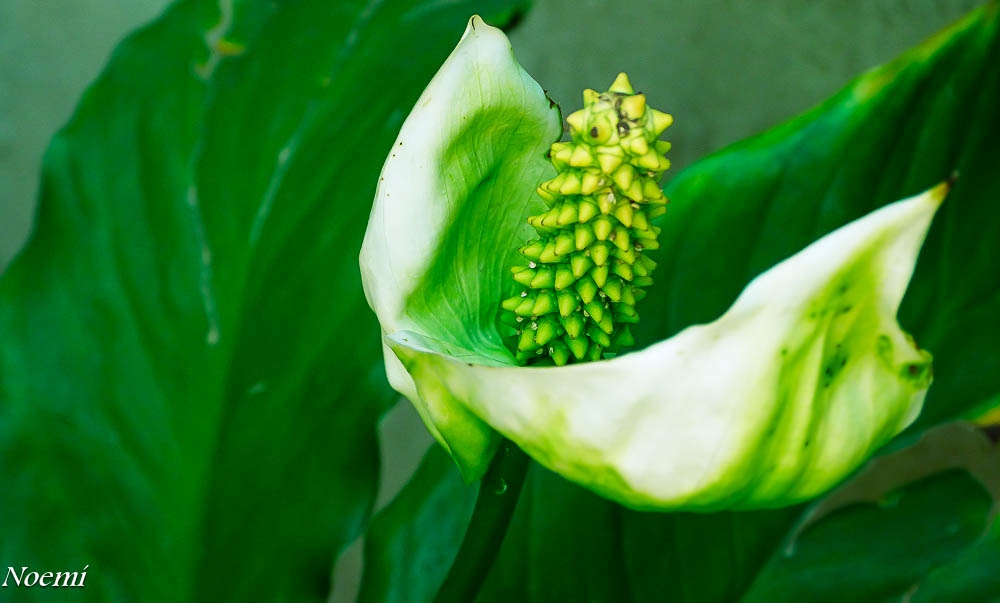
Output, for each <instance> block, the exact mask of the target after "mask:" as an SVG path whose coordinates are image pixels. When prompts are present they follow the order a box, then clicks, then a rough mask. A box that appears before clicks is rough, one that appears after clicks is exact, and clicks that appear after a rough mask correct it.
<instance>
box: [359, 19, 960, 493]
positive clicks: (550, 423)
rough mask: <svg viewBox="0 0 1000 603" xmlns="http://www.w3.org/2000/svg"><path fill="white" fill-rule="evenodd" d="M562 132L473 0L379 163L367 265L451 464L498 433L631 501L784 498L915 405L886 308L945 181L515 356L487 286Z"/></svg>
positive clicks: (391, 361)
mask: <svg viewBox="0 0 1000 603" xmlns="http://www.w3.org/2000/svg"><path fill="white" fill-rule="evenodd" d="M560 132H561V123H560V117H559V113H558V109H557V108H556V107H555V105H554V104H553V103H551V101H549V100H548V99H547V98H546V96H545V93H544V92H543V90H542V89H541V87H540V86H539V85H538V84H537V83H536V82H535V81H534V80H533V79H532V78H531V77H530V76H529V75H528V74H527V73H526V72H525V71H524V70H523V69H522V68H521V66H520V65H519V64H518V63H517V61H516V60H515V58H514V55H513V52H512V50H511V47H510V43H509V41H508V40H507V38H506V37H505V36H504V34H503V33H502V32H501V31H499V30H498V29H495V28H492V27H490V26H488V25H486V24H485V23H484V22H483V21H482V20H481V19H479V18H478V17H473V18H472V19H471V20H470V22H469V26H468V28H467V30H466V32H465V35H464V36H463V37H462V39H461V41H460V42H459V44H458V46H457V47H456V48H455V50H454V52H453V53H452V54H451V56H450V57H449V58H448V59H447V61H446V62H445V64H444V65H443V66H442V67H441V70H440V71H439V72H438V73H437V75H436V76H435V77H434V79H433V80H432V81H431V83H430V84H429V85H428V87H427V89H426V90H425V91H424V93H423V95H422V96H421V97H420V99H419V100H418V101H417V104H416V106H415V107H414V109H413V112H412V113H411V114H410V116H409V117H408V118H407V119H406V121H405V123H404V124H403V127H402V130H401V132H400V134H399V138H398V139H397V141H396V142H395V143H394V145H393V148H392V151H391V153H390V155H389V157H388V158H387V160H386V163H385V166H384V168H383V170H382V174H381V176H380V179H379V185H378V190H377V193H376V198H375V202H374V207H373V209H372V214H371V218H370V221H369V225H368V230H367V232H366V235H365V240H364V244H363V246H362V250H361V270H362V278H363V282H364V287H365V295H366V298H367V300H368V303H369V305H370V306H371V307H372V309H373V310H374V311H375V313H376V315H377V316H378V319H379V322H380V324H381V326H382V331H383V335H384V340H383V341H384V350H385V362H386V372H387V375H388V377H389V381H390V383H391V384H392V386H393V387H394V388H395V389H396V390H397V391H399V392H400V393H401V394H403V395H404V396H406V397H407V398H408V399H409V400H410V401H411V402H412V403H413V405H414V406H415V407H416V409H417V411H418V412H419V413H420V416H421V418H422V419H423V421H424V423H425V424H426V425H427V427H428V429H429V430H430V431H431V433H432V434H433V435H434V437H435V439H436V440H437V441H438V442H439V443H440V444H441V445H442V446H443V447H444V448H445V449H446V450H447V451H448V452H449V453H450V454H451V456H452V458H453V459H454V460H455V462H456V464H457V465H458V467H459V468H460V470H461V471H462V473H463V475H464V477H465V478H466V479H467V480H474V479H477V478H479V477H480V476H481V475H482V474H483V472H484V471H485V469H486V467H487V465H488V464H489V461H490V459H491V458H492V455H493V452H494V450H495V448H496V446H497V444H498V442H499V441H500V437H501V434H502V436H504V437H507V438H509V439H510V440H512V441H513V442H514V443H516V444H517V445H518V446H520V447H521V448H522V449H523V450H524V451H525V452H527V453H528V454H530V455H531V456H532V457H533V458H534V459H535V460H536V461H538V462H539V463H541V464H543V465H545V466H546V467H548V468H549V469H551V470H553V471H555V472H557V473H560V474H561V475H563V476H564V477H566V478H568V479H570V480H573V481H575V482H577V483H580V484H582V485H584V486H586V487H588V488H591V489H592V490H594V491H596V492H598V493H600V494H602V495H604V496H606V497H608V498H610V499H612V500H615V501H618V502H620V503H622V504H625V505H628V506H631V507H634V508H639V509H660V510H665V509H695V510H709V509H718V508H754V507H769V506H780V505H786V504H792V503H795V502H798V501H801V500H804V499H807V498H809V497H812V496H815V495H817V494H819V493H821V492H823V491H825V490H826V489H828V488H830V487H831V486H833V485H834V484H836V483H837V482H838V481H839V480H841V479H843V478H844V477H845V476H846V475H847V474H849V473H850V472H851V471H853V470H854V469H856V468H857V467H858V466H859V465H860V464H861V463H862V462H863V461H864V460H865V459H866V458H868V457H869V456H870V455H871V454H872V453H873V452H874V451H875V450H876V449H877V448H878V447H879V446H881V445H882V444H884V443H885V442H886V441H888V440H889V439H890V438H891V437H893V436H894V435H895V434H897V433H899V432H900V431H901V430H902V429H904V428H905V427H906V426H907V425H908V424H909V423H910V422H912V421H913V419H914V418H916V416H917V414H919V412H920V409H921V406H922V404H923V400H924V396H925V394H926V391H927V388H928V387H929V386H930V382H931V356H930V354H929V353H927V352H926V351H923V350H920V349H919V348H917V347H916V345H915V344H914V342H913V340H912V339H911V338H910V337H908V336H907V335H906V334H905V333H904V332H903V331H902V330H901V329H900V327H899V325H898V323H897V321H896V311H897V309H898V307H899V304H900V302H901V300H902V297H903V294H904V292H905V290H906V286H907V284H908V282H909V279H910V277H911V275H912V272H913V266H914V264H915V262H916V257H917V254H918V252H919V250H920V246H921V244H922V242H923V239H924V237H925V235H926V232H927V229H928V228H929V225H930V222H931V219H932V218H933V215H934V213H935V211H936V209H937V207H938V206H939V205H940V203H941V201H942V200H943V198H944V196H945V194H946V192H947V185H940V186H938V187H936V188H934V189H932V190H930V191H927V192H926V193H924V194H921V195H918V196H916V197H913V198H910V199H907V200H903V201H898V202H896V203H893V204H890V205H887V206H885V207H883V208H881V209H879V210H877V211H875V212H873V213H871V214H870V215H868V216H866V217H864V218H862V219H859V220H857V221H855V222H853V223H850V224H848V225H846V226H844V227H842V228H840V229H838V230H836V231H834V232H832V233H830V234H828V235H826V236H824V237H822V238H821V239H819V240H818V241H816V242H814V243H813V244H811V245H809V246H808V247H806V248H805V249H804V250H802V251H800V252H799V253H797V254H795V255H793V256H792V257H790V258H788V259H786V260H785V261H783V262H781V263H779V264H778V265H776V266H774V267H773V268H771V269H770V270H768V271H767V272H765V273H763V274H761V275H760V276H758V277H757V278H755V279H754V280H753V281H752V282H750V283H749V284H748V285H747V286H746V288H745V289H744V290H743V292H742V293H741V294H740V295H739V297H738V298H737V299H736V300H735V302H734V303H733V305H732V306H731V307H730V309H729V310H728V311H727V312H725V314H723V315H722V316H721V317H719V318H718V319H717V320H715V321H714V322H712V323H710V324H705V325H697V326H692V327H689V328H688V329H686V330H684V331H682V332H680V333H678V334H677V335H675V336H673V337H671V338H670V339H667V340H665V341H661V342H659V343H657V344H655V345H652V346H650V347H648V348H646V349H643V350H640V351H636V352H632V353H629V354H624V355H622V356H619V357H616V358H613V359H610V360H602V361H598V362H591V363H585V364H576V365H568V366H562V367H521V366H517V363H516V362H515V358H514V356H513V355H512V354H511V352H510V351H509V350H508V349H507V348H506V347H505V346H504V343H503V341H502V337H501V334H500V331H499V329H498V321H497V317H498V311H499V304H500V303H501V302H502V300H504V299H507V298H509V297H511V296H513V295H516V294H517V293H518V291H519V290H518V289H517V284H516V283H515V282H514V281H513V280H512V279H511V278H510V274H511V268H512V267H513V266H515V265H518V264H519V263H523V262H524V261H525V260H524V258H523V257H521V256H520V255H519V254H518V251H517V250H518V247H519V246H521V245H523V244H524V243H525V242H526V241H528V240H529V239H531V238H532V230H531V229H530V227H529V226H528V224H527V221H526V220H527V217H528V216H529V215H532V214H538V213H539V211H540V210H543V209H544V207H545V206H544V204H543V203H542V200H541V199H540V198H539V197H538V196H537V195H536V194H535V188H536V187H537V186H538V185H539V184H540V183H541V182H543V181H545V180H547V179H550V178H552V176H553V175H554V172H553V171H552V168H551V166H549V164H548V163H547V162H546V160H545V154H546V151H547V150H548V148H549V145H550V144H551V143H552V142H553V141H555V140H556V139H557V138H558V137H559V136H560ZM683 202H696V201H695V200H683ZM667 219H669V213H668V214H667ZM643 312H644V313H651V312H656V300H655V299H652V298H650V299H647V300H645V301H644V302H643ZM639 328H641V324H640V325H639Z"/></svg>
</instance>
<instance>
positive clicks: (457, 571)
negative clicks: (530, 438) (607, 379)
mask: <svg viewBox="0 0 1000 603" xmlns="http://www.w3.org/2000/svg"><path fill="white" fill-rule="evenodd" d="M530 463H531V458H530V457H529V456H528V455H526V454H525V453H524V452H522V451H521V449H520V448H518V447H517V446H516V445H515V444H514V443H513V442H511V441H510V440H507V439H504V440H503V441H502V442H501V443H500V447H499V448H498V449H497V453H496V455H495V456H494V457H493V461H492V462H491V463H490V467H489V469H488V470H487V471H486V475H484V476H483V480H482V482H481V484H480V486H479V497H478V498H477V499H476V507H475V509H473V511H472V520H471V521H470V522H469V527H468V528H467V529H466V531H465V538H464V539H463V540H462V546H461V547H460V548H459V549H458V554H457V555H456V556H455V561H454V562H453V563H452V566H451V569H450V570H448V575H447V576H446V577H445V579H444V583H443V584H442V585H441V589H440V590H439V591H438V594H437V597H436V598H435V599H434V601H435V603H469V602H470V601H473V600H475V598H476V595H477V594H478V593H479V589H480V587H481V586H482V584H483V582H484V581H485V580H486V575H487V573H488V572H489V570H490V568H491V567H492V566H493V561H494V560H495V559H496V556H497V552H498V551H499V550H500V545H501V544H502V543H503V539H504V536H505V535H506V534H507V527H508V526H509V525H510V519H511V516H513V514H514V508H515V507H516V506H517V500H518V497H519V496H520V494H521V486H522V485H524V477H525V474H527V472H528V465H529V464H530Z"/></svg>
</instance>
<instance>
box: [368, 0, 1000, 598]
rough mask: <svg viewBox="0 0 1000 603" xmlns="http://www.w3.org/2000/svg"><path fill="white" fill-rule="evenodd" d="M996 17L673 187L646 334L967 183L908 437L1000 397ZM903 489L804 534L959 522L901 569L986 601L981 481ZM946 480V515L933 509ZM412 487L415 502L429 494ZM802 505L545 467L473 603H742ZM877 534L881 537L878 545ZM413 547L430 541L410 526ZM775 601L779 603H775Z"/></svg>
mask: <svg viewBox="0 0 1000 603" xmlns="http://www.w3.org/2000/svg"><path fill="white" fill-rule="evenodd" d="M998 12H1000V11H998V4H997V3H996V2H992V3H990V4H988V5H987V6H985V7H984V8H983V9H981V10H979V11H976V12H974V13H973V14H971V15H970V16H969V17H968V18H966V19H964V20H963V21H962V22H960V23H959V24H957V25H955V26H954V27H952V28H950V29H948V30H946V31H945V32H943V33H942V34H939V35H938V36H935V37H934V38H932V39H931V40H929V41H928V42H926V43H925V44H923V45H921V46H919V47H917V48H916V49H914V50H912V51H911V52H909V53H907V54H905V55H903V56H902V57H901V58H899V59H898V60H896V61H894V62H892V63H890V64H888V65H886V66H885V67H882V68H879V69H876V70H874V71H872V72H869V73H867V74H865V75H864V76H862V77H861V78H859V79H858V80H856V81H855V82H853V83H852V84H850V85H849V86H847V87H846V88H845V89H844V90H842V91H841V92H840V93H839V94H837V95H836V96H834V97H833V98H831V99H830V100H829V101H827V102H825V103H823V104H822V105H821V106H819V107H817V108H816V109H814V110H812V111H810V112H808V113H806V114H804V115H802V116H800V117H798V118H795V119H793V120H791V121H789V122H787V123H786V124H784V125H782V126H779V127H778V128H776V129H774V130H772V131H769V132H767V133H765V134H763V135H761V136H758V137H755V138H752V139H750V140H748V141H746V142H743V143H740V144H738V145H735V146H733V147H731V148H729V149H726V150H724V151H722V152H720V153H718V154H716V155H714V156H712V157H710V158H708V159H706V160H704V161H702V162H700V163H698V164H696V165H694V166H692V167H691V168H689V169H688V170H686V171H684V172H683V173H682V174H680V175H679V176H678V177H677V178H676V179H674V180H673V181H672V182H670V183H669V185H668V186H667V189H666V192H667V194H668V195H669V196H670V197H671V199H672V200H673V204H672V206H671V210H670V211H668V213H667V215H666V216H665V218H664V221H663V223H662V226H663V228H664V232H663V234H662V236H661V238H662V249H661V251H660V253H659V254H658V257H657V258H656V259H657V260H658V261H659V262H660V267H659V268H658V270H657V275H658V279H657V284H655V285H654V287H653V289H652V291H651V292H650V295H649V296H648V298H647V299H646V301H644V302H643V304H642V308H640V310H641V311H642V316H643V325H642V326H643V330H642V333H643V334H644V339H643V341H641V342H640V343H643V344H648V343H651V342H652V341H655V340H659V339H662V338H664V337H667V336H669V335H672V334H674V333H676V332H678V331H680V330H681V329H682V328H684V327H686V326H688V325H691V324H696V323H700V322H706V321H709V320H712V319H714V318H715V317H717V316H718V315H719V314H721V313H722V311H723V310H724V309H725V308H726V307H728V306H729V305H730V304H731V303H732V301H733V300H734V299H735V297H736V296H737V294H738V293H739V291H740V290H741V289H742V288H743V286H744V285H745V284H746V283H747V282H748V281H749V280H750V279H751V278H752V277H753V276H755V275H757V274H759V273H760V272H762V271H764V270H766V269H767V268H769V267H770V266H772V265H774V264H775V263H777V262H778V261H780V260H782V259H784V258H785V257H788V256H789V255H791V254H793V253H794V252H795V251H797V250H798V249H801V248H802V247H804V246H805V245H806V244H808V243H810V242H811V241H814V240H815V239H817V238H819V237H820V236H822V235H823V234H825V233H827V232H829V231H831V230H833V229H835V228H837V227H839V226H841V225H843V224H845V223H847V222H849V221H851V220H853V219H856V218H858V217H860V216H862V215H864V214H866V213H868V212H870V211H871V210H873V209H875V208H876V207H879V206H881V205H883V204H885V203H887V202H889V201H892V200H895V199H898V198H901V197H905V196H907V195H910V194H913V193H916V192H918V191H920V190H923V189H925V188H928V187H929V186H931V185H933V184H934V183H935V182H939V181H941V180H945V179H947V178H949V177H950V176H951V175H952V174H954V173H955V172H957V173H958V181H957V184H956V186H955V187H954V189H953V191H952V193H951V195H950V196H949V198H948V200H947V201H946V202H945V205H944V207H943V209H942V211H941V213H940V215H939V216H938V217H937V218H936V220H935V222H934V226H933V228H932V232H931V234H930V236H929V239H928V241H927V243H926V244H925V247H924V249H923V252H922V255H921V261H920V264H919V266H918V268H917V272H916V274H915V275H914V279H913V281H912V284H911V289H910V292H909V294H908V297H907V299H906V301H905V305H904V308H903V310H902V311H901V314H900V322H901V323H902V325H903V327H904V328H906V329H908V330H910V331H911V332H913V333H914V334H915V335H916V338H917V340H918V341H919V342H920V344H921V345H922V346H923V347H926V348H927V349H929V350H930V351H931V352H932V353H934V355H935V366H936V368H937V371H936V382H935V384H934V385H933V386H932V388H931V390H930V397H929V399H928V403H927V405H926V407H925V411H924V414H923V416H922V417H921V418H920V419H919V421H918V423H917V424H916V426H915V429H916V430H920V429H924V428H926V427H928V426H930V425H933V424H935V423H938V422H940V421H942V420H944V419H947V418H950V417H955V416H959V415H961V414H962V413H963V412H966V411H968V410H969V409H971V408H974V407H977V406H979V405H980V404H981V403H983V402H984V401H986V400H989V399H991V398H993V397H994V396H995V395H996V394H997V393H998V392H1000V351H998V350H997V348H996V346H995V345H994V344H993V342H992V339H993V338H995V336H996V333H998V332H1000V270H998V268H997V264H996V262H997V258H1000V206H998V205H997V203H996V200H997V199H1000V182H998V181H997V180H996V179H995V166H996V165H998V164H1000V140H998V139H997V137H996V133H997V132H1000V114H997V112H996V111H995V107H996V106H998V105H1000V71H998V70H997V69H996V68H995V65H996V64H997V63H998V61H1000V31H998V29H1000V15H998ZM903 487H904V496H903V500H906V501H907V503H906V505H905V506H904V507H900V509H898V510H892V512H891V514H890V519H891V521H884V522H883V521H879V520H877V518H879V517H880V515H879V513H878V512H877V511H875V510H873V509H870V508H862V509H854V510H851V511H849V512H845V513H843V514H834V515H831V516H829V518H827V519H826V520H824V522H822V524H817V525H816V526H815V527H814V528H813V536H812V537H815V535H817V534H818V535H819V536H822V535H823V534H824V533H828V534H833V533H836V534H838V535H839V538H840V539H841V540H843V541H849V542H852V543H853V545H852V546H855V547H858V550H856V551H854V553H866V554H869V555H872V556H874V555H875V554H877V553H878V551H879V550H881V549H879V548H877V547H876V546H874V545H873V543H872V541H873V540H877V539H879V538H884V539H893V538H896V537H897V536H899V535H900V534H901V532H904V531H906V529H907V526H908V525H910V523H911V522H913V521H926V522H928V523H929V524H930V525H936V526H941V525H944V526H949V529H950V526H953V525H959V527H960V529H959V530H958V532H959V534H958V536H955V537H954V538H952V539H951V540H948V541H947V544H948V546H949V547H950V548H949V549H948V552H947V554H940V553H935V554H933V555H932V554H931V552H930V551H932V550H933V549H934V545H935V543H938V544H940V542H939V541H936V540H934V539H935V538H937V537H938V534H937V533H930V532H928V531H919V530H915V531H913V533H912V534H908V536H909V540H908V541H907V546H908V547H909V548H908V550H911V551H912V552H913V555H910V556H908V557H901V558H900V559H899V561H898V565H897V566H896V567H895V568H894V571H896V572H897V575H901V576H905V578H906V579H907V580H910V579H919V578H920V577H922V576H928V578H927V581H926V584H927V585H928V586H927V588H928V591H927V592H931V591H930V590H929V589H930V586H929V585H936V586H935V588H938V589H940V590H939V591H936V592H943V593H944V592H947V593H951V592H957V593H967V592H976V591H975V590H974V588H975V587H974V586H973V585H970V584H962V583H961V581H962V580H963V579H965V580H973V579H975V576H977V575H981V574H982V573H983V572H984V571H986V570H984V569H982V568H983V567H984V565H983V564H984V563H987V562H988V560H991V559H995V555H996V553H995V550H994V549H993V548H992V547H994V546H995V545H996V540H995V538H994V539H993V540H990V539H983V540H977V539H976V538H974V537H973V536H972V534H973V533H974V532H975V530H976V526H978V528H979V529H980V530H982V528H983V526H984V525H985V521H986V511H987V507H988V498H986V497H985V494H984V492H983V491H982V489H981V488H980V487H979V486H978V485H976V484H975V483H974V482H971V481H970V480H969V479H968V478H966V477H965V476H963V475H960V474H959V475H954V474H943V475H936V476H932V477H930V478H928V480H927V481H923V482H918V483H913V484H911V485H905V486H903ZM949 487H950V488H953V489H954V491H955V492H956V497H957V498H956V503H957V505H956V507H955V508H946V507H943V505H942V503H941V500H940V499H941V496H942V493H941V490H944V491H945V492H947V490H948V488H949ZM410 496H411V498H409V500H410V501H411V502H410V503H409V504H414V503H413V501H414V500H418V499H417V497H415V496H414V495H413V493H412V492H411V493H410ZM802 512H803V508H802V507H799V508H792V509H784V510H777V511H767V512H754V513H738V514H737V513H720V514H714V515H662V514H641V513H636V512H633V511H629V510H625V509H622V508H621V507H617V506H615V505H612V504H611V503H608V502H606V501H604V500H602V499H600V498H598V497H596V496H594V495H592V494H590V493H588V492H585V491H583V490H582V489H580V488H579V487H577V486H573V485H571V484H569V483H567V482H565V481H563V480H562V479H561V478H559V477H557V476H555V475H553V474H551V473H548V472H545V471H543V470H540V469H539V468H537V467H534V468H533V469H532V472H531V473H530V474H529V477H528V482H527V484H526V486H525V489H524V492H523V494H522V501H521V504H520V505H519V507H518V510H517V512H516V514H515V517H514V521H513V524H512V527H511V530H510V531H509V532H508V535H507V539H506V541H505V543H504V547H503V548H502V550H501V552H500V557H499V560H498V562H497V564H496V565H495V566H494V568H493V571H492V573H491V575H490V578H489V580H488V581H487V583H486V588H485V590H484V592H483V593H482V595H481V597H480V599H481V600H483V601H492V600H498V601H500V600H505V601H506V600H524V601H550V600H591V601H600V600H613V601H623V600H626V601H627V600H638V601H660V600H670V601H699V602H700V601H720V602H721V601H732V600H735V599H738V598H739V597H740V596H741V595H742V594H744V593H746V592H747V589H748V588H749V587H750V585H751V583H754V581H755V579H756V578H757V577H758V573H759V572H760V571H761V569H762V568H763V567H764V566H765V564H766V563H768V560H769V559H771V558H773V556H774V555H776V554H778V552H779V551H780V550H781V547H782V545H783V543H784V542H785V540H786V538H788V537H789V535H790V534H793V532H792V530H793V528H794V526H795V525H796V523H797V522H796V518H798V517H800V515H801V513H802ZM873 518H876V520H875V521H873ZM914 518H919V519H914ZM956 518H957V519H956ZM958 519H961V520H962V521H964V523H962V522H960V523H959V524H956V523H955V521H957V520H958ZM379 521H381V518H380V519H377V520H376V523H378V522H379ZM827 522H829V523H827ZM830 526H833V528H831V527H830ZM962 526H964V527H962ZM878 527H882V528H884V531H882V532H879V533H878V534H880V536H878V535H876V536H873V530H874V529H875V528H878ZM409 538H410V539H411V540H410V543H414V544H411V545H410V546H411V547H412V548H414V549H419V544H415V543H418V542H419V541H418V540H417V539H415V538H414V537H413V534H412V533H410V534H409ZM384 541H385V535H384V534H383V542H384ZM900 542H902V541H900ZM397 544H398V542H397ZM455 546H457V543H456V544H455ZM372 554H377V553H372ZM966 558H968V559H969V562H968V563H963V559H966ZM937 566H940V567H937ZM936 567H937V571H935V568H936ZM987 567H988V566H987ZM949 568H951V569H949ZM845 571H846V570H845ZM766 572H772V573H773V572H774V570H773V569H768V570H766ZM977 572H978V574H977ZM762 575H767V574H766V573H765V574H762ZM838 575H839V576H840V578H841V579H845V580H848V581H850V579H851V578H852V574H850V573H848V574H846V577H844V576H845V575H844V574H838ZM941 576H944V577H941ZM828 577H829V574H828ZM945 578H947V580H946V579H945ZM761 584H763V582H758V583H756V586H755V588H756V589H761V588H763V586H761ZM870 586H871V582H865V576H862V575H859V576H857V580H856V582H855V583H854V584H853V585H852V584H850V583H847V584H846V585H838V584H837V583H836V582H835V581H833V580H832V579H831V580H827V581H826V582H823V583H822V587H823V589H824V590H822V591H820V592H827V593H830V592H837V589H838V588H841V587H843V589H844V590H843V592H845V593H859V592H860V593H866V596H867V594H870V593H871V592H872V591H870V590H865V589H868V588H869V587H870ZM949 589H950V590H949ZM769 592H770V594H771V596H772V599H771V600H782V599H780V598H777V599H776V598H773V597H774V596H776V595H775V594H774V592H775V591H769ZM985 592H988V591H985ZM852 600H853V599H852ZM865 600H867V599H865Z"/></svg>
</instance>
